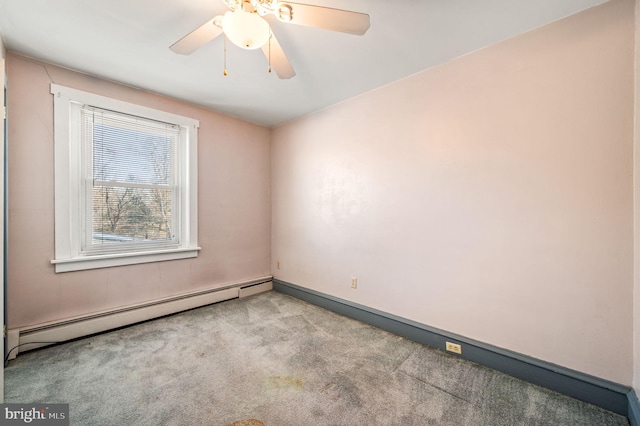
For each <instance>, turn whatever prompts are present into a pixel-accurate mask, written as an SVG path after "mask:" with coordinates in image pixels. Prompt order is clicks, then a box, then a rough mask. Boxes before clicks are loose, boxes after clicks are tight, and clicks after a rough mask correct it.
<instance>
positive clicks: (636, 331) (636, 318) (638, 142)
mask: <svg viewBox="0 0 640 426" xmlns="http://www.w3.org/2000/svg"><path fill="white" fill-rule="evenodd" d="M635 29H636V32H635V43H636V49H635V59H636V60H635V70H636V72H635V126H634V128H635V134H634V139H633V142H634V143H633V148H634V149H633V154H634V157H633V168H634V215H633V218H634V224H635V235H634V277H633V278H634V279H633V284H634V287H633V289H634V291H633V307H634V310H633V343H634V346H633V373H634V374H633V387H634V388H635V390H636V394H637V395H640V172H639V171H640V129H638V125H640V2H638V1H636V9H635Z"/></svg>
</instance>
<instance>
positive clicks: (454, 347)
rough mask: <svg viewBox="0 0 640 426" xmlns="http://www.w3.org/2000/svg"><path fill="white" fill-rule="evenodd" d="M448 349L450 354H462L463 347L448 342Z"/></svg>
mask: <svg viewBox="0 0 640 426" xmlns="http://www.w3.org/2000/svg"><path fill="white" fill-rule="evenodd" d="M445 347H446V349H447V351H449V352H453V353H456V354H462V345H458V344H456V343H451V342H447V343H446V346H445Z"/></svg>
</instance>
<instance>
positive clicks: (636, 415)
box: [627, 389, 640, 426]
mask: <svg viewBox="0 0 640 426" xmlns="http://www.w3.org/2000/svg"><path fill="white" fill-rule="evenodd" d="M627 398H628V399H629V415H628V416H627V417H629V423H630V424H631V426H640V402H639V401H638V395H637V394H636V391H635V390H633V389H631V391H629V393H628V394H627Z"/></svg>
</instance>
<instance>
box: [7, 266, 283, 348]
mask: <svg viewBox="0 0 640 426" xmlns="http://www.w3.org/2000/svg"><path fill="white" fill-rule="evenodd" d="M272 288H273V287H272V284H271V276H269V277H263V278H259V279H256V280H251V281H246V282H242V283H235V284H231V285H228V286H225V287H223V288H215V289H210V290H204V291H199V292H197V293H189V294H183V295H180V296H175V297H171V298H166V299H161V300H156V301H153V302H149V303H144V304H140V305H134V306H129V307H126V308H122V309H117V310H113V311H108V312H101V313H98V314H94V315H90V316H83V317H77V318H72V319H69V320H66V321H60V322H53V323H46V324H39V325H34V326H31V327H28V328H14V329H9V330H8V332H7V348H6V351H7V352H6V354H5V357H6V359H7V360H11V359H14V358H15V357H16V356H17V355H18V353H20V352H24V351H26V350H31V349H36V348H40V347H43V346H48V345H50V344H54V343H59V342H65V341H68V340H72V339H77V338H79V337H84V336H89V335H92V334H96V333H102V332H104V331H108V330H112V329H115V328H119V327H124V326H127V325H131V324H135V323H138V322H142V321H147V320H151V319H154V318H159V317H162V316H166V315H171V314H175V313H178V312H181V311H186V310H189V309H193V308H199V307H201V306H206V305H210V304H212V303H217V302H222V301H224V300H229V299H235V298H238V297H247V296H252V295H254V294H258V293H262V292H265V291H269V290H271V289H272Z"/></svg>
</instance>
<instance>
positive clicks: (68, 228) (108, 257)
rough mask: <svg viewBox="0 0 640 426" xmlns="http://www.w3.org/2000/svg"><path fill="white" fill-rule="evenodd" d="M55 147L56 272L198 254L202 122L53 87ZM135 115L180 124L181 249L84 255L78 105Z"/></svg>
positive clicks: (63, 87) (52, 261)
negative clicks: (200, 126) (200, 123)
mask: <svg viewBox="0 0 640 426" xmlns="http://www.w3.org/2000/svg"><path fill="white" fill-rule="evenodd" d="M51 94H52V95H53V108H54V147H55V148H54V149H55V162H54V164H55V170H54V174H55V259H53V260H51V263H52V264H53V265H54V266H55V272H56V273H58V272H69V271H80V270H86V269H96V268H107V267H112V266H121V265H132V264H138V263H147V262H159V261H165V260H175V259H186V258H192V257H197V256H198V251H199V250H200V247H198V127H199V122H198V120H195V119H192V118H189V117H183V116H180V115H176V114H172V113H168V112H165V111H159V110H156V109H153V108H148V107H143V106H140V105H135V104H132V103H128V102H124V101H120V100H116V99H111V98H108V97H104V96H100V95H96V94H93V93H88V92H84V91H82V90H77V89H72V88H69V87H65V86H60V85H57V84H52V85H51ZM83 105H91V106H94V107H97V108H102V109H106V110H111V111H116V112H120V113H124V114H130V115H135V116H139V117H144V118H148V119H151V120H156V121H163V122H167V123H172V124H175V125H178V126H180V127H181V129H182V134H183V135H184V136H183V137H181V139H180V143H179V146H178V158H179V159H180V160H179V161H181V163H180V165H179V170H180V176H179V179H178V180H179V186H180V188H181V190H180V196H181V199H180V202H179V205H180V223H179V227H180V245H179V246H178V247H177V248H168V249H156V250H150V251H135V252H124V253H110V254H95V255H89V254H84V253H82V252H81V241H82V235H83V233H82V223H81V222H82V220H81V218H82V215H83V211H84V206H82V205H80V204H81V203H80V200H81V199H82V198H83V197H80V192H81V191H82V149H81V147H82V141H81V132H80V126H81V118H80V112H79V111H80V109H81V108H78V106H83Z"/></svg>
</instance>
